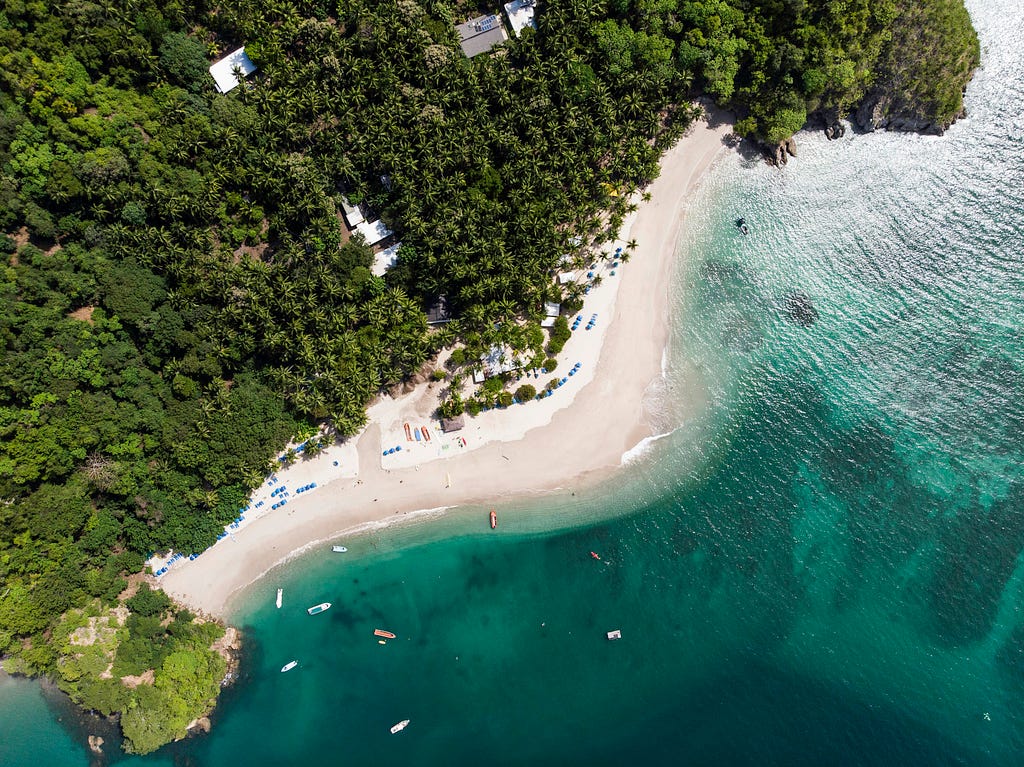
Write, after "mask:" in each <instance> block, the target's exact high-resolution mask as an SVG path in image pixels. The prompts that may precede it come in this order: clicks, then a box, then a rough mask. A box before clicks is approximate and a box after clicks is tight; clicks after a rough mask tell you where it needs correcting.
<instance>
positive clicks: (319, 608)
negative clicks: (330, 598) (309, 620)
mask: <svg viewBox="0 0 1024 767" xmlns="http://www.w3.org/2000/svg"><path fill="white" fill-rule="evenodd" d="M330 609H331V603H330V602H321V603H320V604H318V605H313V606H312V607H310V608H308V609H307V610H306V612H307V613H309V614H310V615H318V614H319V613H322V612H324V611H325V610H330Z"/></svg>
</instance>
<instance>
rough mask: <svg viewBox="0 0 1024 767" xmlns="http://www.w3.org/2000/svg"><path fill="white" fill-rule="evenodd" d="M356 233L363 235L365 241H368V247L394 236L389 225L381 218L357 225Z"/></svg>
mask: <svg viewBox="0 0 1024 767" xmlns="http://www.w3.org/2000/svg"><path fill="white" fill-rule="evenodd" d="M355 231H357V232H359V234H361V235H363V239H365V240H366V244H367V245H376V244H377V243H378V242H380V241H381V240H383V239H384V238H386V237H390V236H391V235H392V231H391V230H390V229H388V225H387V224H385V223H384V222H383V221H381V220H380V219H379V218H378V219H377V220H376V221H363V222H362V223H359V224H357V225H356V228H355Z"/></svg>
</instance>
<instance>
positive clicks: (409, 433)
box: [405, 424, 412, 442]
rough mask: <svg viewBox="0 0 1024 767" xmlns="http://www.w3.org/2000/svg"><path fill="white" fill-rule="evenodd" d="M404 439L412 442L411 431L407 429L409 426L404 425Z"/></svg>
mask: <svg viewBox="0 0 1024 767" xmlns="http://www.w3.org/2000/svg"><path fill="white" fill-rule="evenodd" d="M405 438H406V440H408V441H409V442H412V430H411V429H410V428H409V424H406V425H405Z"/></svg>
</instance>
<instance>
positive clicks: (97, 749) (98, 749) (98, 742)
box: [89, 735, 103, 754]
mask: <svg viewBox="0 0 1024 767" xmlns="http://www.w3.org/2000/svg"><path fill="white" fill-rule="evenodd" d="M89 750H90V751H92V752H93V753H94V754H102V753H103V738H101V737H100V736H99V735H90V736H89Z"/></svg>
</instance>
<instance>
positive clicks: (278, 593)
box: [277, 589, 284, 610]
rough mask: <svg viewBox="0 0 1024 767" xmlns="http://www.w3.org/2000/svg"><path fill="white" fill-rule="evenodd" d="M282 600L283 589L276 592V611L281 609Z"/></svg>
mask: <svg viewBox="0 0 1024 767" xmlns="http://www.w3.org/2000/svg"><path fill="white" fill-rule="evenodd" d="M283 598H284V589H278V590H277V609H278V610H280V609H281V600H282V599H283Z"/></svg>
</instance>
